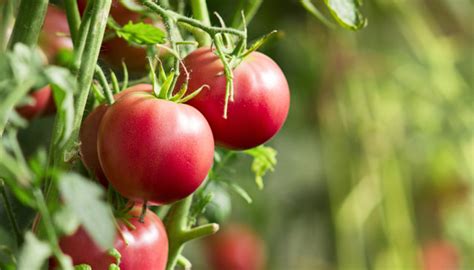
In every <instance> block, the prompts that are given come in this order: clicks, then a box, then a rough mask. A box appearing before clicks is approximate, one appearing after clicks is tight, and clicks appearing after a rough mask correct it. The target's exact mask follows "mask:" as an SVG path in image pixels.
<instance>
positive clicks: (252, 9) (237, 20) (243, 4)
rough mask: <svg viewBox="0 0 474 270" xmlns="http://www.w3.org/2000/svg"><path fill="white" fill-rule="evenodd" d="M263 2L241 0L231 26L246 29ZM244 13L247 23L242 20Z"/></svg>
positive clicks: (260, 0) (259, 0) (261, 0)
mask: <svg viewBox="0 0 474 270" xmlns="http://www.w3.org/2000/svg"><path fill="white" fill-rule="evenodd" d="M262 2H263V0H240V2H239V6H238V8H237V10H236V12H235V14H234V16H233V17H232V24H231V26H232V27H234V28H237V29H240V28H242V27H246V26H247V25H246V24H248V23H250V21H251V20H252V19H253V17H254V16H255V14H256V13H257V11H258V9H259V8H260V6H261V5H262ZM242 12H243V13H244V16H245V22H244V21H243V20H242Z"/></svg>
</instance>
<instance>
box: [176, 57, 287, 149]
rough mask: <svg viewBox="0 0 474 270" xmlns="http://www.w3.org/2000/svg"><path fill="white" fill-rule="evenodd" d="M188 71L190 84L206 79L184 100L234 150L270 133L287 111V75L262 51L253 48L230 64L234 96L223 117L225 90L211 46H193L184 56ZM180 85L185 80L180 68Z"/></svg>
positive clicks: (193, 86) (260, 140) (221, 70)
mask: <svg viewBox="0 0 474 270" xmlns="http://www.w3.org/2000/svg"><path fill="white" fill-rule="evenodd" d="M184 64H185V66H186V68H187V69H188V72H189V73H190V80H189V87H188V88H189V89H191V90H196V89H198V88H199V87H201V86H202V85H205V84H206V85H208V86H209V88H204V89H203V90H202V91H201V93H199V94H198V95H197V96H196V97H194V98H193V99H191V100H190V101H189V102H188V104H189V105H191V106H193V107H195V108H196V109H198V110H199V111H200V112H201V113H202V114H203V115H204V117H206V119H207V121H208V122H209V124H210V125H211V128H212V132H213V134H214V139H215V141H216V143H217V144H219V145H221V146H223V147H226V148H230V149H236V150H243V149H248V148H252V147H255V146H258V145H260V144H262V143H264V142H266V141H268V140H269V139H270V138H272V137H273V136H274V135H275V134H276V133H277V132H278V131H279V130H280V128H281V127H282V125H283V123H284V122H285V119H286V116H287V114H288V109H289V105H290V92H289V88H288V83H287V81H286V78H285V75H284V74H283V72H282V71H281V69H280V68H279V67H278V65H277V64H276V63H275V62H274V61H273V60H272V59H270V58H269V57H267V56H266V55H264V54H262V53H259V52H253V53H251V54H250V55H249V56H247V58H245V59H244V60H243V61H242V63H240V65H239V66H237V68H235V69H234V71H233V74H234V101H233V102H229V104H228V106H229V107H228V111H227V115H228V117H227V119H225V118H224V117H223V114H224V101H225V92H226V78H225V75H224V67H223V65H222V62H221V60H220V59H219V57H218V56H217V55H216V54H215V53H214V52H213V51H211V50H210V49H209V48H200V49H197V50H195V51H193V52H192V53H191V54H189V55H188V56H187V57H186V58H185V59H184ZM181 74H182V76H181V77H180V80H179V82H180V83H178V86H179V85H180V84H181V83H182V82H183V81H184V75H183V74H184V72H181Z"/></svg>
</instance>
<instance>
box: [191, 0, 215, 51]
mask: <svg viewBox="0 0 474 270" xmlns="http://www.w3.org/2000/svg"><path fill="white" fill-rule="evenodd" d="M190 1H191V9H192V11H193V15H194V18H196V19H197V20H199V21H200V22H202V23H203V24H204V25H208V26H209V25H211V20H210V18H209V11H208V9H207V3H206V0H190ZM195 37H196V40H197V42H198V43H199V46H201V47H202V46H209V45H211V38H210V36H209V35H207V34H206V32H203V31H198V32H197V33H195Z"/></svg>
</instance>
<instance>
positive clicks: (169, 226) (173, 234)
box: [164, 195, 219, 270]
mask: <svg viewBox="0 0 474 270" xmlns="http://www.w3.org/2000/svg"><path fill="white" fill-rule="evenodd" d="M192 202H193V195H190V196H188V197H187V198H185V199H183V200H181V201H179V202H176V203H175V204H173V205H172V206H171V209H170V210H169V212H168V214H167V215H166V218H165V220H164V223H165V226H166V231H167V233H168V239H169V253H168V263H167V266H166V269H167V270H173V269H174V268H175V266H176V264H177V262H178V260H179V258H180V256H181V252H182V251H183V248H184V245H185V243H186V242H188V241H191V240H194V239H197V238H201V237H204V236H207V235H211V234H214V233H216V232H217V231H218V230H219V225H218V224H216V223H210V224H206V225H203V226H199V227H195V228H192V229H190V228H189V226H188V216H189V209H190V207H191V204H192Z"/></svg>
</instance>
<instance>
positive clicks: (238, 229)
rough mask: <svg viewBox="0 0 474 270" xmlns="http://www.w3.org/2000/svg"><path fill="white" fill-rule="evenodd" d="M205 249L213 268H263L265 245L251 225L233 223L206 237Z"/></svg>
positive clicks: (232, 269) (219, 269)
mask: <svg viewBox="0 0 474 270" xmlns="http://www.w3.org/2000/svg"><path fill="white" fill-rule="evenodd" d="M205 248H206V249H205V251H206V255H207V259H208V262H209V264H210V266H211V269H212V270H223V269H225V270H263V269H265V263H266V254H265V246H264V243H263V241H262V240H261V239H260V237H259V236H258V235H257V234H256V233H255V232H254V231H253V230H252V229H251V228H249V227H247V226H245V225H240V224H231V225H229V226H228V227H225V228H224V229H223V230H222V231H219V232H217V233H216V234H215V235H212V236H210V237H208V238H206V239H205Z"/></svg>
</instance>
